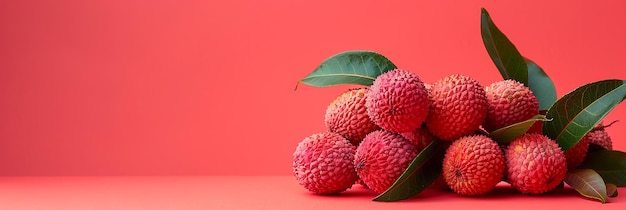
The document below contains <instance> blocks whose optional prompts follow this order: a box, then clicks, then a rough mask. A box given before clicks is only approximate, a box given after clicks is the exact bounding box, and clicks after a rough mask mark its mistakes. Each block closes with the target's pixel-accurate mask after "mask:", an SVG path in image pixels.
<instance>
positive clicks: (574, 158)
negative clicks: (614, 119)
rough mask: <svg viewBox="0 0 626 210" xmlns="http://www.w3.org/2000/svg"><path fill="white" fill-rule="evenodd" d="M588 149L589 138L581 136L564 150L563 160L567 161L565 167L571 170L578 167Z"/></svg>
mask: <svg viewBox="0 0 626 210" xmlns="http://www.w3.org/2000/svg"><path fill="white" fill-rule="evenodd" d="M588 149H589V138H584V137H583V138H582V139H580V141H578V143H576V145H574V146H573V147H572V148H570V149H569V150H567V151H565V160H566V161H567V169H568V170H573V169H575V168H576V167H578V166H579V165H580V164H581V163H583V161H584V160H585V157H586V156H587V150H588Z"/></svg>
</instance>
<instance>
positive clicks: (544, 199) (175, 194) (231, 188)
mask: <svg viewBox="0 0 626 210" xmlns="http://www.w3.org/2000/svg"><path fill="white" fill-rule="evenodd" d="M0 185H1V186H2V187H1V188H0V209H302V210H307V209H311V210H319V209H329V210H331V209H341V210H345V209H361V210H366V209H398V210H400V209H459V208H460V209H482V210H487V209H503V208H505V209H546V208H550V207H556V208H558V209H600V208H601V209H624V208H625V207H626V197H624V196H620V197H617V198H611V199H609V203H607V204H604V205H603V204H601V203H599V202H596V201H592V200H588V199H585V198H582V197H580V196H579V195H578V194H577V193H576V192H575V191H574V190H572V189H569V188H566V189H561V190H558V191H553V192H551V193H548V194H546V195H543V196H529V195H521V194H518V193H516V192H514V191H513V190H511V188H508V186H507V185H506V184H501V185H500V186H499V188H497V189H496V190H494V191H492V192H491V193H490V194H488V195H486V196H483V197H478V198H474V197H462V196H459V195H456V194H454V193H451V192H441V191H432V190H428V191H425V192H423V194H420V195H418V196H417V197H414V198H412V199H409V200H405V201H401V202H393V203H380V202H373V201H371V199H372V198H373V197H375V194H374V193H372V191H369V190H367V189H365V188H363V187H361V186H360V185H357V186H354V187H353V189H350V190H348V191H346V192H344V193H342V194H340V195H339V196H319V195H314V194H311V193H309V192H308V191H306V190H305V189H304V188H302V187H300V186H299V185H298V184H297V182H296V181H295V179H294V178H293V177H290V176H257V177H255V176H241V177H237V176H234V177H222V176H208V177H207V176H190V177H184V176H172V177H93V176H92V177H2V178H0ZM619 193H620V194H622V195H624V193H626V190H625V189H623V188H622V189H619ZM552 205H556V206H552Z"/></svg>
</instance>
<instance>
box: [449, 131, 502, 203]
mask: <svg viewBox="0 0 626 210" xmlns="http://www.w3.org/2000/svg"><path fill="white" fill-rule="evenodd" d="M504 166H505V160H504V154H503V153H502V150H500V146H498V143H496V142H495V141H493V140H492V139H490V138H489V137H487V136H482V135H472V136H465V137H461V138H460V139H458V140H455V141H454V142H453V143H452V145H450V147H449V148H448V149H447V150H446V155H445V157H444V159H443V169H442V170H443V171H442V173H443V177H444V179H445V180H446V183H448V186H450V188H451V189H452V190H453V191H454V192H456V193H458V194H461V195H467V196H475V195H482V194H485V193H487V192H489V191H491V190H492V189H493V188H494V187H495V186H496V185H497V184H498V183H499V182H500V180H501V179H502V175H503V174H504Z"/></svg>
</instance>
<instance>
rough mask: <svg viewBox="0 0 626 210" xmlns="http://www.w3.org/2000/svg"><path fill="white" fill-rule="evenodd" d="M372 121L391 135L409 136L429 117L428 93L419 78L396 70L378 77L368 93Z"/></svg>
mask: <svg viewBox="0 0 626 210" xmlns="http://www.w3.org/2000/svg"><path fill="white" fill-rule="evenodd" d="M365 107H367V114H368V115H369V117H370V119H372V121H374V123H376V124H377V125H378V126H380V127H381V128H383V129H385V130H388V131H391V132H396V133H400V132H408V131H412V130H414V129H416V128H419V127H420V126H421V125H422V122H424V120H425V119H426V115H428V91H427V90H426V88H425V87H424V83H423V82H422V81H421V80H420V79H419V77H418V76H417V75H415V74H414V73H412V72H409V71H405V70H402V69H395V70H392V71H388V72H385V73H383V74H381V75H379V76H378V77H377V78H376V80H374V84H372V86H371V87H370V89H369V91H367V93H366V99H365Z"/></svg>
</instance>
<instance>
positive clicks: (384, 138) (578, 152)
mask: <svg viewBox="0 0 626 210" xmlns="http://www.w3.org/2000/svg"><path fill="white" fill-rule="evenodd" d="M481 17H482V20H481V21H482V22H481V29H482V32H483V40H485V39H490V37H493V36H504V35H503V34H502V33H501V32H500V31H499V30H497V28H496V27H495V25H493V22H492V21H491V19H490V17H489V15H488V13H487V12H486V10H484V9H483V13H482V16H481ZM505 41H507V42H508V39H506V37H505ZM487 43H488V42H487V41H485V46H486V48H487V50H488V52H489V53H490V55H492V59H494V63H495V64H496V66H497V67H498V69H499V70H500V71H501V73H502V75H503V78H504V79H503V80H501V81H497V82H494V83H492V84H490V85H488V86H483V85H481V84H480V83H479V82H478V81H477V80H475V79H473V78H472V77H470V76H467V75H461V74H453V75H450V76H447V77H444V78H441V79H439V80H438V81H435V82H433V83H432V84H427V83H425V82H423V81H422V80H421V79H420V78H419V76H418V75H417V74H415V73H413V72H411V71H407V70H403V69H400V68H397V67H396V66H395V65H393V64H392V63H391V62H390V61H389V60H387V59H386V58H384V57H383V56H382V55H380V54H377V53H374V52H369V51H350V52H346V53H341V54H338V55H335V56H333V57H331V58H329V59H328V60H326V61H325V62H324V63H322V65H320V67H318V69H317V70H316V71H315V72H313V73H311V74H310V75H309V76H307V77H306V78H305V79H303V80H302V81H301V82H303V83H306V84H309V85H313V86H330V85H337V84H361V85H364V87H362V88H355V89H349V90H347V91H345V92H344V93H342V94H341V95H339V96H338V97H337V98H336V99H335V100H334V101H332V102H331V103H330V105H329V106H328V107H327V109H326V114H325V117H324V123H325V126H326V128H327V130H326V131H324V132H320V133H315V134H312V135H310V136H308V137H306V138H304V140H302V141H301V142H300V143H299V144H298V145H297V147H296V150H295V152H294V153H293V172H294V175H295V177H296V179H297V180H298V182H299V183H300V184H301V185H302V186H304V187H305V188H306V189H308V190H309V191H311V192H314V193H316V194H337V193H341V192H343V191H345V190H347V189H349V188H351V187H352V186H353V185H354V184H357V183H359V184H362V185H364V186H366V187H367V188H369V189H371V190H373V191H374V192H376V193H377V194H380V195H379V197H377V198H376V199H377V200H380V201H393V200H400V199H405V198H409V197H411V196H413V195H415V194H418V193H419V192H420V191H422V190H423V189H424V188H426V187H431V188H436V189H451V190H452V191H454V192H456V193H458V194H460V195H464V196H479V195H483V194H485V193H488V192H489V191H491V190H492V189H494V188H495V186H496V185H497V184H498V183H500V182H501V181H505V182H508V183H510V185H511V187H513V188H514V189H516V190H517V191H519V192H521V193H524V194H542V193H545V192H548V191H550V190H552V189H554V188H556V187H557V186H559V185H560V184H561V183H563V182H565V183H567V184H568V185H570V186H571V187H572V188H574V189H576V190H577V191H578V192H580V193H581V194H582V195H584V196H585V197H590V198H595V199H598V200H600V201H602V202H606V197H611V196H616V195H617V193H616V192H617V191H616V187H619V186H624V185H626V184H625V182H626V176H622V177H620V176H619V174H618V177H617V178H615V177H608V176H603V175H605V174H604V173H603V172H605V171H603V168H602V167H605V168H604V169H606V166H607V162H609V164H608V165H609V168H611V167H613V168H611V169H615V168H616V167H617V169H618V171H621V173H624V172H626V168H624V167H626V166H625V165H624V164H621V163H620V162H619V160H626V153H623V152H619V151H613V150H612V149H613V148H612V142H611V139H610V138H609V136H608V134H607V132H606V130H605V129H604V128H606V127H608V126H609V125H607V126H604V125H602V124H601V123H598V122H600V120H602V117H604V116H606V114H607V113H608V112H609V111H610V110H611V109H612V108H614V107H615V106H616V105H617V104H618V103H619V102H621V101H622V100H624V98H626V81H623V80H605V81H599V82H596V83H592V84H587V85H585V86H581V87H580V88H578V89H577V90H575V91H572V92H571V93H568V94H567V95H565V96H563V97H562V98H560V99H559V100H557V99H556V96H555V95H556V93H550V92H554V86H553V84H552V82H551V81H549V83H548V85H552V86H551V87H548V88H545V87H546V84H545V82H544V83H543V84H541V86H540V87H541V88H539V87H537V86H536V84H537V83H536V82H535V83H532V82H530V81H529V80H531V81H532V80H537V81H538V80H540V79H543V80H544V81H545V79H546V78H547V76H543V77H536V76H531V75H535V74H533V71H537V69H538V71H540V72H541V73H543V75H546V74H545V73H544V72H543V70H541V69H540V68H538V67H535V66H536V64H534V63H532V61H530V60H527V59H524V58H522V57H521V55H519V53H518V52H517V51H516V49H515V48H514V47H513V49H512V50H511V49H510V48H511V47H510V46H513V45H512V44H510V43H505V44H502V43H501V44H499V46H498V45H497V44H496V45H494V44H493V43H494V42H489V43H491V45H489V44H487ZM507 44H508V45H507ZM502 46H505V47H504V48H506V49H505V50H504V51H506V50H508V51H512V52H513V54H515V53H517V56H519V59H518V60H521V61H522V62H524V65H523V67H525V68H520V69H511V68H507V65H508V64H507V63H504V64H503V63H498V62H496V59H499V58H498V57H494V56H501V55H494V53H492V50H493V49H497V50H498V51H500V52H502V51H503V47H502ZM507 47H508V48H507ZM500 54H502V53H500ZM514 58H515V57H514ZM515 60H516V59H509V60H508V61H509V62H515ZM499 61H500V62H502V61H503V60H502V59H500V60H499ZM332 64H334V65H332ZM531 64H532V65H531ZM346 66H351V67H352V68H353V69H351V70H350V71H349V72H350V73H346V71H345V70H344V69H343V68H342V67H346ZM355 66H356V67H355ZM509 66H511V65H509ZM518 66H519V65H518ZM372 72H373V73H372ZM511 72H516V73H519V72H522V73H525V76H526V77H511V76H509V75H519V74H510V73H511ZM335 73H340V74H335ZM337 75H343V76H337ZM345 75H348V76H347V77H345ZM350 75H352V77H350ZM320 78H322V79H320ZM362 78H370V79H371V81H367V80H365V81H362V80H358V79H362ZM547 79H548V80H549V78H547ZM531 84H534V86H533V85H531ZM592 88H595V89H594V90H595V92H593V93H591V94H592V95H594V96H593V97H590V96H588V95H585V94H587V93H586V92H590V91H589V90H590V89H592ZM544 89H546V90H544ZM598 89H600V90H598ZM537 90H541V91H544V92H541V93H540V92H538V91H537ZM545 91H547V92H548V94H546V93H545ZM616 92H617V95H611V94H614V93H616ZM551 94H552V95H554V96H553V97H552V98H551V97H550V95H551ZM546 95H548V96H547V97H546ZM571 99H579V100H571ZM572 101H574V102H572ZM595 102H600V103H595ZM577 103H582V104H577ZM597 104H600V105H597ZM607 104H608V105H607ZM597 106H601V107H599V108H598V107H597ZM572 107H578V108H572ZM564 110H565V113H566V114H563V111H564ZM598 110H600V111H598ZM568 112H572V113H578V114H573V115H572V114H571V113H570V114H567V113H568ZM580 113H583V114H582V115H584V114H585V113H590V115H591V116H592V117H587V118H585V120H581V119H579V118H577V117H579V116H580V115H581V114H580ZM593 116H595V117H593ZM572 124H574V125H575V126H579V127H582V128H581V129H578V127H572V126H573V125H572ZM572 129H573V130H572ZM555 133H556V134H555ZM563 133H571V134H572V135H573V137H570V136H566V135H565V134H563ZM576 134H577V135H578V136H576ZM588 156H590V157H589V158H586V157H588ZM599 162H600V163H602V164H599ZM611 163H614V164H611ZM599 165H602V167H599ZM620 167H621V168H620ZM418 176H419V177H418ZM598 181H600V182H599V183H601V184H597V183H596V182H598ZM591 182H593V183H596V184H595V185H594V184H590V183H591ZM589 188H590V189H592V190H585V189H589ZM596 191H599V192H600V193H596V194H594V192H596ZM602 192H603V193H602ZM397 195H400V196H397Z"/></svg>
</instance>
